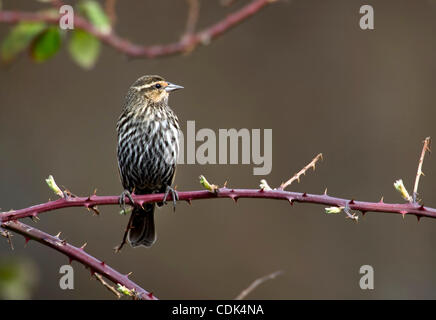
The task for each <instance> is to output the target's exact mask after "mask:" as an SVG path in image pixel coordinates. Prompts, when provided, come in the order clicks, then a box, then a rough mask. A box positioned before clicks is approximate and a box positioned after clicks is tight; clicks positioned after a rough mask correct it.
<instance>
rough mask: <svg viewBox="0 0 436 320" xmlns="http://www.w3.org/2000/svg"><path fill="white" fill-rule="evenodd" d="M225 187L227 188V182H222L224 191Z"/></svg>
mask: <svg viewBox="0 0 436 320" xmlns="http://www.w3.org/2000/svg"><path fill="white" fill-rule="evenodd" d="M226 187H227V180H226V181H224V184H223V188H224V189H225V188H226Z"/></svg>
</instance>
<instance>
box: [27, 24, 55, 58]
mask: <svg viewBox="0 0 436 320" xmlns="http://www.w3.org/2000/svg"><path fill="white" fill-rule="evenodd" d="M60 47H61V35H60V32H59V29H58V27H57V26H56V27H55V26H53V27H49V28H48V29H47V30H46V31H44V33H42V34H41V35H40V36H38V37H37V38H36V39H35V41H34V42H33V45H32V57H33V59H34V60H35V61H36V62H44V61H46V60H48V59H50V58H51V57H53V56H54V55H55V54H56V52H58V50H59V49H60Z"/></svg>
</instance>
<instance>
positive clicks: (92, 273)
mask: <svg viewBox="0 0 436 320" xmlns="http://www.w3.org/2000/svg"><path fill="white" fill-rule="evenodd" d="M89 271H91V277H92V276H93V275H95V271H94V270H93V269H89Z"/></svg>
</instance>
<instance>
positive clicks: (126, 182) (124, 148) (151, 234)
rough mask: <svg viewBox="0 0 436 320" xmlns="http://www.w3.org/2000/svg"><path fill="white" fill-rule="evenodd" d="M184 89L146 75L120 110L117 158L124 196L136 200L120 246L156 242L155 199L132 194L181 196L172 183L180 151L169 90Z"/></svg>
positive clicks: (177, 127)
mask: <svg viewBox="0 0 436 320" xmlns="http://www.w3.org/2000/svg"><path fill="white" fill-rule="evenodd" d="M179 89H183V87H182V86H179V85H176V84H174V83H171V82H168V81H166V80H165V79H164V78H163V77H161V76H158V75H146V76H142V77H140V78H139V79H138V80H136V81H135V82H134V83H133V84H132V85H131V86H130V88H129V89H128V92H127V95H126V96H125V99H124V104H123V108H122V113H121V115H120V117H119V119H118V122H117V135H118V145H117V158H118V169H119V174H120V180H121V183H122V186H123V188H124V191H123V192H122V194H121V196H120V204H121V205H122V206H124V204H125V198H126V197H127V198H128V199H129V200H130V203H131V204H133V209H132V213H131V216H130V220H129V224H128V226H127V230H126V233H125V235H124V239H123V242H122V244H121V246H120V247H118V248H119V249H121V247H122V245H123V244H124V243H125V239H126V237H127V240H128V242H129V243H130V245H131V246H132V247H138V246H145V247H151V246H152V245H153V244H154V243H155V241H156V232H155V223H154V210H155V206H156V204H155V203H145V204H143V205H142V206H140V205H138V204H135V203H134V201H133V199H132V196H131V195H132V194H135V195H143V194H152V193H165V197H164V199H163V201H162V202H159V203H157V205H158V206H161V205H163V204H164V203H166V199H167V196H168V195H169V193H171V195H172V200H173V202H174V205H175V201H176V200H177V199H178V196H177V193H176V191H175V190H174V189H173V188H172V187H171V186H172V183H173V180H174V176H175V172H176V165H177V157H178V154H179V139H180V126H179V120H178V118H177V116H176V114H175V113H174V111H173V110H172V109H171V108H170V107H169V105H168V97H169V94H170V93H171V92H173V91H176V90H179Z"/></svg>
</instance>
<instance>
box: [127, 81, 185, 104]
mask: <svg viewBox="0 0 436 320" xmlns="http://www.w3.org/2000/svg"><path fill="white" fill-rule="evenodd" d="M131 89H133V90H135V91H136V93H137V94H139V95H140V96H142V97H143V98H145V99H146V100H149V101H152V102H154V103H161V102H165V101H167V100H168V95H169V93H170V92H172V91H175V90H179V89H183V87H182V86H179V85H176V84H173V83H171V82H168V81H166V80H165V79H164V78H162V77H160V76H155V75H151V76H143V77H141V78H139V79H138V80H136V81H135V83H134V84H133V85H132V87H131Z"/></svg>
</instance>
